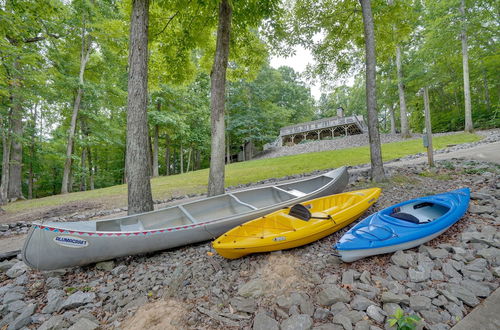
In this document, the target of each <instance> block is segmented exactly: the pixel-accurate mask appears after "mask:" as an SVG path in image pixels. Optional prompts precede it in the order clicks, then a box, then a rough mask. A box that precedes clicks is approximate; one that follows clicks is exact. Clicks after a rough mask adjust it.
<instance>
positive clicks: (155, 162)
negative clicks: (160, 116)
mask: <svg viewBox="0 0 500 330" xmlns="http://www.w3.org/2000/svg"><path fill="white" fill-rule="evenodd" d="M158 130H159V128H158V125H156V124H155V126H154V135H153V177H157V176H160V173H159V171H158Z"/></svg>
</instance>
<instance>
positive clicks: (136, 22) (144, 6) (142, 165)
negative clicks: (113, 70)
mask: <svg viewBox="0 0 500 330" xmlns="http://www.w3.org/2000/svg"><path fill="white" fill-rule="evenodd" d="M148 24H149V0H133V3H132V15H131V22H130V41H129V58H128V67H129V73H128V111H127V151H126V171H127V185H128V214H129V215H130V214H136V213H141V212H147V211H152V210H153V197H152V195H151V182H150V177H149V176H150V174H151V157H150V155H149V147H148V143H149V142H148V140H149V137H148V118H147V103H148Z"/></svg>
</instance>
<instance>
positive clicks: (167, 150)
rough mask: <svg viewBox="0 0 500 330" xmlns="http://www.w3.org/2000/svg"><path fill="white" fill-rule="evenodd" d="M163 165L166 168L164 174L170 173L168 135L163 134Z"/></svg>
mask: <svg viewBox="0 0 500 330" xmlns="http://www.w3.org/2000/svg"><path fill="white" fill-rule="evenodd" d="M165 167H166V168H167V171H166V175H170V136H168V134H167V135H166V136H165Z"/></svg>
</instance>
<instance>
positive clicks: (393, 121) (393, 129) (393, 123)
mask: <svg viewBox="0 0 500 330" xmlns="http://www.w3.org/2000/svg"><path fill="white" fill-rule="evenodd" d="M389 115H390V119H391V134H396V118H395V116H394V104H392V103H389Z"/></svg>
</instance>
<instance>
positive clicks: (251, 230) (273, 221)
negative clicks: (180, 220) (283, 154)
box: [212, 188, 381, 259]
mask: <svg viewBox="0 0 500 330" xmlns="http://www.w3.org/2000/svg"><path fill="white" fill-rule="evenodd" d="M380 191H381V189H380V188H371V189H364V190H357V191H350V192H346V193H342V194H337V195H331V196H326V197H321V198H317V199H313V200H310V201H307V202H303V203H301V204H296V205H294V206H292V207H291V208H286V209H282V210H279V211H276V212H273V213H271V214H268V215H266V216H263V217H261V218H258V219H255V220H251V221H249V222H246V223H244V224H242V225H240V226H238V227H235V228H233V229H231V230H230V231H228V232H226V233H225V234H223V235H222V236H220V237H219V238H217V239H216V240H215V241H214V242H213V243H212V244H213V247H214V249H215V250H216V251H217V252H218V253H219V254H220V255H221V256H223V257H225V258H228V259H236V258H240V257H243V256H245V255H247V254H251V253H257V252H268V251H276V250H284V249H290V248H294V247H297V246H301V245H305V244H308V243H311V242H314V241H316V240H318V239H320V238H323V237H325V236H328V235H330V234H332V233H334V232H336V231H337V230H339V229H341V228H343V227H345V226H347V225H348V224H350V223H351V222H353V221H354V220H356V219H357V218H359V217H360V216H361V215H362V214H363V213H364V212H365V211H366V210H367V209H368V208H369V207H370V206H371V205H372V204H373V203H375V202H376V201H377V199H378V197H379V196H380Z"/></svg>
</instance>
